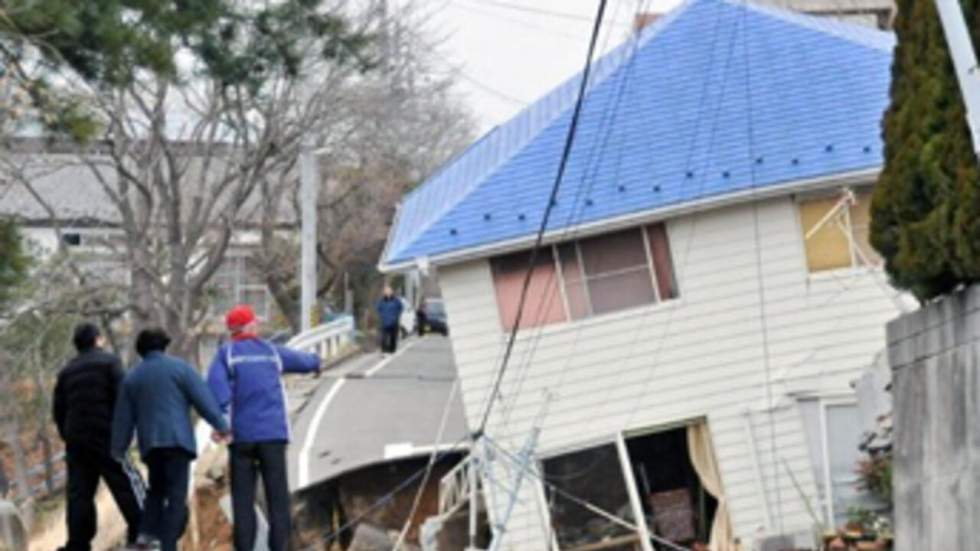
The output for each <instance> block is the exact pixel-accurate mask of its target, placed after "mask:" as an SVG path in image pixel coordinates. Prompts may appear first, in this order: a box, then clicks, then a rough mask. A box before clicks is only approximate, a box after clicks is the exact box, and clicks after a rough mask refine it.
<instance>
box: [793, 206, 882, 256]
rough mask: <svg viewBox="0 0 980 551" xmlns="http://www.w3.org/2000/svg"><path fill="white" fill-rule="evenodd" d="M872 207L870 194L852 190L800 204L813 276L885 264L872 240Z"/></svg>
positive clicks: (804, 239) (806, 248) (804, 237)
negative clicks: (829, 271)
mask: <svg viewBox="0 0 980 551" xmlns="http://www.w3.org/2000/svg"><path fill="white" fill-rule="evenodd" d="M870 204H871V193H870V192H861V193H854V192H851V191H850V190H845V191H844V193H843V194H841V195H835V196H830V197H819V198H813V199H806V200H803V201H800V203H799V208H800V221H801V222H802V226H803V243H804V249H805V251H806V262H807V269H808V270H809V271H810V273H816V272H822V271H827V270H836V269H840V268H852V267H861V266H878V265H880V264H881V257H880V256H879V255H878V253H877V252H876V251H875V250H874V249H873V248H872V247H871V244H870V242H869V240H868V236H869V229H870V228H869V227H870V219H871V215H870Z"/></svg>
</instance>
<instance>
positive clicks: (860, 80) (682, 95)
mask: <svg viewBox="0 0 980 551" xmlns="http://www.w3.org/2000/svg"><path fill="white" fill-rule="evenodd" d="M894 45H895V39H894V35H892V34H891V33H886V32H880V31H876V30H873V29H869V28H865V27H860V26H855V25H849V24H845V23H840V22H838V21H834V20H828V19H819V18H813V17H809V16H805V15H800V14H795V13H790V12H785V11H781V10H777V9H772V8H763V7H760V6H754V5H751V4H746V3H744V2H742V1H740V0H689V1H688V2H687V3H685V4H683V5H681V6H680V7H678V8H677V9H676V10H674V11H673V12H671V13H670V14H669V15H667V16H666V17H664V18H662V19H661V20H659V21H658V22H657V23H655V24H654V25H653V26H651V27H649V28H647V29H646V30H645V31H644V32H642V33H641V34H640V35H639V36H638V37H635V38H633V39H630V40H629V41H627V42H626V43H625V44H623V45H621V46H620V47H619V48H617V49H616V50H613V51H612V52H610V53H609V54H607V55H606V56H604V57H603V58H601V59H600V60H598V61H597V62H596V64H595V66H594V69H593V70H594V72H593V75H594V76H593V77H591V79H590V80H591V82H590V84H589V87H588V92H587V96H586V100H585V103H584V106H583V112H582V115H581V120H580V122H579V127H578V131H577V134H576V137H575V142H574V146H573V148H572V152H571V156H570V158H569V163H568V167H567V170H566V173H565V177H564V179H563V182H562V186H561V191H560V194H559V198H558V202H557V204H556V206H555V209H554V211H553V213H552V216H551V221H550V223H549V227H548V229H549V230H550V231H553V230H561V229H563V228H568V227H572V226H578V225H581V224H588V223H595V222H601V221H602V220H604V219H608V218H613V217H620V216H624V215H630V214H635V213H642V212H645V211H653V210H658V211H659V210H663V209H669V208H670V207H671V206H683V204H684V203H689V202H692V201H695V200H701V199H706V198H713V197H721V196H725V195H729V194H733V193H737V192H744V191H748V190H751V189H752V188H764V187H770V186H775V185H778V184H784V183H788V182H794V181H800V180H808V179H814V178H822V177H828V176H832V175H839V174H844V173H849V172H855V171H859V170H868V169H874V168H877V167H880V166H881V164H882V145H883V144H882V141H881V137H880V120H881V116H882V113H883V111H884V110H885V108H886V107H887V104H888V89H889V85H890V81H891V75H890V72H891V61H892V50H893V49H894ZM580 79H581V76H576V77H574V78H572V79H570V80H568V81H567V82H565V83H564V84H562V85H561V86H559V87H558V88H556V89H555V90H553V91H552V92H551V93H549V94H548V95H546V96H544V97H543V98H541V99H540V100H538V101H537V102H535V103H534V104H532V105H530V106H529V107H527V108H526V109H525V110H524V111H522V112H521V113H520V114H518V115H517V116H516V117H515V118H514V119H512V120H510V121H509V122H507V123H505V124H504V125H502V126H499V127H497V128H495V129H494V130H492V131H491V132H490V133H488V134H487V135H485V136H484V137H483V138H481V139H480V140H478V141H477V142H475V143H474V144H473V145H472V146H470V148H469V149H467V150H466V151H464V152H463V153H462V154H460V155H459V156H457V157H456V158H455V159H453V160H452V161H450V162H449V163H447V164H446V165H445V166H444V167H443V168H442V169H441V170H440V171H439V172H438V173H436V174H435V175H433V176H432V177H431V178H429V179H428V180H427V181H426V182H425V183H424V184H422V185H421V186H420V187H419V188H418V189H416V190H415V191H413V192H412V193H411V194H409V195H408V196H407V197H406V198H405V200H404V202H403V204H402V206H401V208H400V210H399V214H398V217H397V219H396V221H395V227H394V228H393V230H392V233H391V236H390V238H389V242H388V246H387V248H386V252H385V257H384V258H383V259H382V264H383V265H384V266H388V267H391V266H396V265H399V264H403V263H406V262H410V261H413V260H414V259H417V258H419V257H439V256H441V255H452V254H454V253H462V252H465V251H466V250H468V249H472V248H475V247H481V246H486V245H492V244H498V243H501V242H505V241H510V240H515V239H521V238H526V237H531V236H533V235H534V234H535V233H536V231H537V229H538V227H539V225H540V221H541V219H542V216H543V214H544V208H545V204H546V203H547V200H548V196H549V193H550V191H551V187H552V185H553V183H554V178H555V175H556V172H557V169H558V163H559V159H560V156H561V152H562V149H563V146H564V142H565V136H566V133H567V132H568V126H569V124H570V121H571V114H572V110H573V107H574V103H575V99H576V94H577V91H578V87H579V82H580Z"/></svg>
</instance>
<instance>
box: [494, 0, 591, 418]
mask: <svg viewBox="0 0 980 551" xmlns="http://www.w3.org/2000/svg"><path fill="white" fill-rule="evenodd" d="M606 2H607V0H601V1H600V2H599V10H598V12H597V13H596V19H595V23H594V24H593V26H592V37H591V38H590V39H589V51H588V54H587V56H586V59H585V68H584V69H583V70H582V82H581V85H580V86H579V91H578V98H577V99H576V100H575V110H574V111H573V112H572V121H571V123H570V124H569V127H568V136H567V137H566V139H565V147H564V150H563V151H562V156H561V161H560V162H559V164H558V174H557V175H556V177H555V184H554V185H553V186H552V188H551V195H550V197H549V198H548V203H547V205H545V209H544V216H543V217H542V218H541V226H540V227H539V228H538V235H537V238H536V239H535V242H534V248H533V249H531V257H530V259H529V260H528V266H527V275H525V277H524V285H523V287H522V289H521V300H520V302H519V303H518V306H517V316H516V318H515V319H514V326H513V328H511V332H510V338H509V339H508V341H507V349H506V351H505V352H504V359H503V362H502V363H501V365H500V369H499V370H498V372H497V376H496V377H495V380H494V383H493V386H492V387H491V391H490V394H489V397H488V399H487V402H486V410H485V411H484V412H483V418H482V419H481V420H480V425H479V427H478V428H477V431H476V434H477V435H478V436H479V435H482V434H483V431H484V430H485V429H486V427H487V422H488V421H489V420H490V413H491V412H492V411H493V404H494V399H495V397H496V396H497V394H499V392H500V385H501V383H502V382H503V378H504V374H505V373H506V372H507V364H508V362H509V361H510V357H511V354H512V353H513V351H514V343H515V342H516V341H517V333H518V331H519V330H520V327H521V317H522V316H523V314H524V307H525V305H526V303H527V295H528V291H529V289H530V287H531V276H532V275H533V274H534V268H535V265H536V264H537V261H538V255H539V254H540V253H541V245H542V242H543V240H544V232H545V230H546V229H547V228H548V220H549V219H550V218H551V212H552V211H553V210H554V208H555V204H556V199H557V197H558V191H559V189H561V181H562V177H563V176H564V175H565V167H566V166H567V165H568V157H569V156H570V154H571V151H572V144H573V143H574V141H575V130H576V129H577V128H578V121H579V118H580V116H581V114H582V104H583V103H584V100H585V90H586V88H587V86H588V83H589V73H590V72H591V70H592V56H593V55H594V53H595V47H596V43H597V42H598V41H599V31H600V29H601V28H602V18H603V14H605V11H606Z"/></svg>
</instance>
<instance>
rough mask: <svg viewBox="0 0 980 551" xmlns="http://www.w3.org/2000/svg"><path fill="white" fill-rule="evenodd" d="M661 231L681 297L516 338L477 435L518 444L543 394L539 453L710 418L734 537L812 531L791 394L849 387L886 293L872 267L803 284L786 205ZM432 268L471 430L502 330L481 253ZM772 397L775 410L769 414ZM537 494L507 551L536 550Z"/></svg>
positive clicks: (888, 310)
mask: <svg viewBox="0 0 980 551" xmlns="http://www.w3.org/2000/svg"><path fill="white" fill-rule="evenodd" d="M756 220H758V224H759V225H758V230H759V231H758V235H759V241H758V243H759V247H760V248H759V249H758V250H760V251H761V254H760V255H759V256H761V258H758V257H757V254H756V251H757V247H756V243H757V241H756V231H755V228H756V226H755V222H756ZM667 227H668V232H669V235H670V239H671V246H672V253H673V257H674V266H675V270H676V272H677V278H678V282H679V285H680V290H681V291H680V298H679V299H678V300H676V301H674V302H671V303H667V304H661V305H655V306H648V307H641V308H637V309H634V310H630V311H623V312H618V313H614V314H608V315H603V316H597V317H594V318H590V319H586V320H583V321H580V322H573V323H566V324H559V325H552V326H548V327H544V328H540V329H529V330H524V331H522V333H521V334H520V336H519V338H518V342H517V344H516V347H515V350H514V353H513V356H512V359H511V362H510V366H509V368H508V371H507V376H506V378H505V381H504V384H503V387H502V396H503V399H502V400H501V401H500V402H499V403H498V404H497V405H496V406H495V409H494V413H493V417H492V420H491V423H490V425H489V428H488V434H490V435H491V436H492V437H494V438H495V439H497V440H498V441H501V442H503V443H506V444H507V445H508V446H509V447H510V448H511V449H512V450H514V451H516V450H518V449H519V448H520V447H521V445H522V444H523V439H524V438H525V436H526V434H527V433H528V430H529V429H530V428H531V426H532V424H533V422H534V419H535V418H536V417H538V416H539V414H540V413H541V411H542V405H543V402H544V400H543V396H544V395H545V393H550V394H552V395H553V398H552V400H551V401H550V404H549V408H548V413H547V415H546V416H545V417H544V421H543V424H542V425H541V426H542V428H543V433H542V437H541V442H540V445H539V446H538V449H537V453H538V455H539V456H540V455H553V454H554V453H555V452H557V451H559V450H566V449H569V448H575V447H586V446H587V445H591V444H592V443H594V442H596V441H601V440H606V441H608V440H609V439H611V438H612V437H614V436H615V434H616V433H617V432H618V431H626V430H635V429H642V428H648V427H656V426H658V425H664V424H668V423H674V422H678V421H684V420H688V419H694V418H699V417H706V418H707V419H708V422H709V425H710V428H711V431H712V435H713V438H714V444H715V448H716V452H717V455H718V459H719V462H720V467H721V470H722V476H723V481H724V486H725V490H726V493H727V497H728V500H729V504H730V508H731V511H732V517H733V522H734V523H735V527H736V530H737V532H738V534H739V535H740V536H741V537H742V538H744V539H743V541H746V540H751V539H752V538H753V537H754V536H755V535H756V534H757V533H758V531H759V530H768V531H769V532H770V533H773V532H777V531H780V530H782V531H783V532H784V533H786V532H808V531H810V529H811V527H812V525H813V522H812V521H811V520H810V516H809V515H808V513H807V512H806V506H805V503H804V500H803V499H801V497H800V491H799V490H798V489H796V486H795V485H794V483H793V481H792V479H791V477H790V476H789V474H788V473H787V469H788V470H791V471H792V472H793V476H794V477H795V478H796V480H797V483H798V484H799V485H800V486H802V488H803V489H804V492H806V493H807V495H808V496H810V497H811V498H812V499H815V495H816V486H815V483H814V477H813V473H812V468H811V465H810V458H809V452H808V449H807V444H806V436H805V434H804V433H803V428H802V421H801V419H800V414H799V411H798V409H797V407H796V403H795V401H794V400H793V399H792V397H791V396H789V393H801V392H810V393H816V394H841V393H849V392H851V389H850V386H849V383H850V381H851V380H852V379H854V378H856V377H857V375H858V373H859V371H860V370H861V369H862V368H863V367H865V366H867V365H868V364H869V363H870V362H871V361H872V360H873V357H874V355H875V353H876V352H878V351H880V350H881V349H882V348H883V347H884V343H885V341H884V338H885V337H884V323H885V322H886V321H888V320H889V319H891V318H894V317H895V316H896V315H897V314H898V311H899V310H898V305H897V304H898V303H897V302H896V300H894V299H895V295H896V293H895V292H894V291H893V290H892V289H890V288H888V287H887V285H886V284H885V279H884V275H883V274H882V273H881V272H880V271H877V270H875V271H868V270H844V271H840V272H834V273H824V274H819V275H812V276H811V275H809V274H808V273H807V270H806V263H805V257H804V251H803V238H802V233H801V230H800V226H799V220H798V214H797V208H796V204H795V202H794V199H792V198H789V197H787V198H783V199H776V200H771V201H767V202H765V203H760V204H758V205H757V207H753V206H752V205H745V206H740V207H733V208H727V209H722V210H716V211H712V212H707V213H701V214H697V215H691V216H687V217H684V218H680V219H676V220H669V221H668V224H667ZM759 262H761V266H762V277H761V281H762V285H761V294H763V295H764V296H765V308H764V309H763V308H760V285H759V281H760V278H759V270H758V266H759ZM439 273H440V278H441V285H442V290H443V295H444V298H445V300H446V305H447V309H448V315H449V320H450V324H451V326H452V341H453V348H454V353H455V355H456V361H457V365H458V368H459V373H460V376H461V377H462V388H463V392H464V400H465V405H466V411H467V415H468V417H469V421H470V424H471V426H476V425H478V423H479V418H480V416H481V413H482V412H483V411H484V407H485V403H484V402H485V399H486V395H487V393H488V390H489V386H490V384H491V382H492V380H493V375H494V373H495V371H496V370H497V368H498V366H499V363H500V357H501V354H502V351H503V348H504V343H505V342H506V337H507V336H506V335H505V334H504V333H503V332H502V330H501V327H500V321H499V318H498V312H497V306H496V299H495V294H494V288H493V282H492V278H491V273H490V268H489V263H488V262H487V261H486V260H479V261H472V262H468V263H464V264H459V265H454V266H447V267H441V268H440V272H439ZM763 313H764V315H765V322H764V323H765V329H766V331H765V332H764V331H763V319H762V314H763ZM763 335H766V336H767V338H768V351H769V354H768V355H769V360H770V361H769V364H768V369H767V368H766V365H767V364H766V361H765V353H764V351H765V347H764V343H763V340H764V339H763ZM767 381H769V382H771V385H770V386H767V384H766V383H767ZM770 391H771V392H770ZM770 398H771V399H772V400H773V402H775V403H776V405H777V407H776V408H775V410H774V411H772V412H771V413H770V410H769V409H768V408H767V404H769V403H770ZM749 420H751V425H750V424H749V422H748V421H749ZM749 428H751V430H752V431H754V433H755V435H756V442H755V446H756V450H755V453H754V454H753V450H752V448H751V447H750V442H749V439H748V438H747V434H748V431H749ZM773 439H774V440H775V444H776V445H775V450H776V453H775V454H773V452H772V450H773V446H772V445H771V441H772V440H773ZM753 456H756V457H758V467H756V463H755V462H754V461H753ZM774 461H775V464H777V465H778V466H779V470H778V472H774V469H773V466H774ZM760 472H761V474H762V480H760V476H759V475H760ZM763 487H765V488H766V489H767V490H766V491H763V490H762V489H761V488H763ZM535 491H537V490H536V488H534V487H533V486H532V485H530V484H528V485H525V492H523V494H524V495H523V498H524V499H523V502H522V503H520V504H519V505H518V511H517V515H516V517H515V518H514V519H513V520H512V526H511V531H510V533H509V535H508V540H507V543H508V546H509V548H510V549H514V550H525V551H526V550H532V549H543V548H544V547H545V546H544V544H543V543H542V540H541V539H540V537H541V535H540V534H541V531H542V530H541V528H540V527H541V526H542V525H543V524H546V523H547V521H544V520H542V519H541V518H540V516H539V513H538V511H539V508H540V507H539V501H538V500H536V499H535V495H534V492H535ZM776 496H778V497H779V499H777V498H776ZM767 508H768V510H769V512H770V513H771V516H772V517H773V521H772V525H771V526H766V516H767V515H766V510H767Z"/></svg>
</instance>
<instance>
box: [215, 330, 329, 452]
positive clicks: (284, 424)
mask: <svg viewBox="0 0 980 551" xmlns="http://www.w3.org/2000/svg"><path fill="white" fill-rule="evenodd" d="M319 369H320V358H319V356H317V355H316V354H309V353H306V352H299V351H297V350H292V349H290V348H286V347H283V346H277V345H275V344H272V343H270V342H268V341H265V340H262V339H259V338H245V339H241V340H237V341H233V342H231V343H228V344H226V345H224V346H222V347H221V348H219V349H218V352H217V353H216V354H215V355H214V360H213V361H212V362H211V367H210V368H209V370H208V386H209V387H211V392H212V393H213V394H214V397H215V398H217V400H218V405H219V407H221V411H223V412H225V413H226V414H229V415H230V416H231V427H232V433H233V437H234V441H235V442H288V441H289V436H290V435H289V412H288V410H287V408H286V392H285V389H284V388H283V386H282V374H283V373H310V372H313V371H319Z"/></svg>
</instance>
